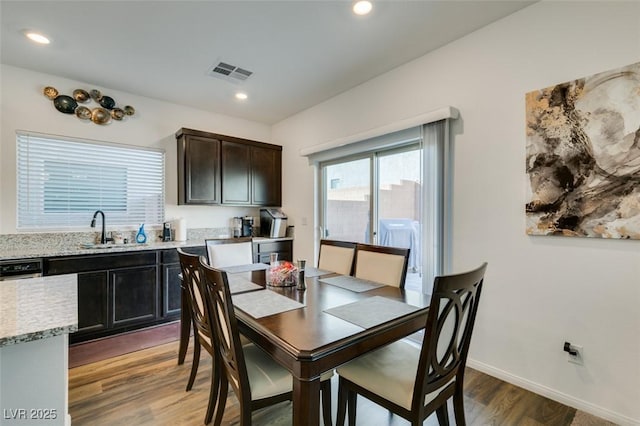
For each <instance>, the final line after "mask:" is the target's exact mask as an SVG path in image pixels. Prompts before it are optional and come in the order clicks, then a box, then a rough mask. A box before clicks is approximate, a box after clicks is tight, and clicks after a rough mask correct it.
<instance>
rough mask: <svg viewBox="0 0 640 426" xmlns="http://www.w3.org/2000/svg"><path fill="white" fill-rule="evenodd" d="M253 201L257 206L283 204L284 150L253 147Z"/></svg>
mask: <svg viewBox="0 0 640 426" xmlns="http://www.w3.org/2000/svg"><path fill="white" fill-rule="evenodd" d="M251 201H252V203H253V204H254V205H256V206H280V205H282V152H281V151H278V150H275V149H270V148H263V147H259V146H254V147H252V148H251Z"/></svg>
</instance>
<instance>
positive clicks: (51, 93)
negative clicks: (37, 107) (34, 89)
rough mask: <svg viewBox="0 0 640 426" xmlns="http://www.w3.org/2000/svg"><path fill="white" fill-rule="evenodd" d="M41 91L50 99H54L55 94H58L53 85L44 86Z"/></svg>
mask: <svg viewBox="0 0 640 426" xmlns="http://www.w3.org/2000/svg"><path fill="white" fill-rule="evenodd" d="M42 93H44V95H45V96H46V97H47V98H49V99H51V100H54V99H55V98H56V96H58V90H56V88H55V87H51V86H47V87H45V88H44V89H43V90H42Z"/></svg>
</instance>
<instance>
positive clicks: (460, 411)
mask: <svg viewBox="0 0 640 426" xmlns="http://www.w3.org/2000/svg"><path fill="white" fill-rule="evenodd" d="M453 415H454V416H455V419H456V425H457V426H465V425H466V424H467V421H466V420H465V418H464V394H463V393H462V386H459V387H457V388H456V391H455V392H454V394H453Z"/></svg>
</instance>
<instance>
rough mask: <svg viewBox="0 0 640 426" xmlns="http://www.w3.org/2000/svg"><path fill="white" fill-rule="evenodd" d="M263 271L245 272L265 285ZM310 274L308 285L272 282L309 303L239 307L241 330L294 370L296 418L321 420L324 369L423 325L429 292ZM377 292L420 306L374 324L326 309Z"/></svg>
mask: <svg viewBox="0 0 640 426" xmlns="http://www.w3.org/2000/svg"><path fill="white" fill-rule="evenodd" d="M264 276H265V273H264V271H254V272H251V273H246V277H247V278H248V279H250V280H251V281H252V282H255V283H257V284H261V285H264V283H265V279H264ZM322 278H323V277H307V278H306V280H305V282H306V287H307V288H306V290H304V291H300V290H297V289H296V288H295V287H267V289H268V290H271V291H274V292H276V293H279V294H281V295H283V296H286V297H288V298H290V299H293V300H296V301H298V302H301V303H303V304H304V305H305V306H304V307H302V308H299V309H293V310H289V311H286V312H282V313H277V314H274V315H270V316H267V317H262V318H254V317H252V316H251V315H249V314H248V313H246V312H244V311H242V310H241V309H238V308H236V309H235V311H236V317H237V318H238V322H239V327H240V331H241V333H243V334H244V335H245V336H246V337H248V338H249V339H251V340H252V341H253V342H254V343H255V344H257V345H258V346H260V347H261V348H262V349H264V350H265V351H266V352H268V353H269V354H270V355H271V356H272V357H273V358H274V359H275V360H276V361H277V362H278V363H280V364H281V365H282V366H284V367H285V368H287V369H288V370H289V371H290V372H291V374H292V376H293V424H294V425H296V426H317V425H318V424H319V420H320V375H321V374H322V373H324V372H325V371H329V370H331V369H333V368H335V367H338V366H339V365H341V364H343V363H345V362H347V361H349V360H351V359H353V358H356V357H357V356H359V355H362V354H364V353H366V352H368V351H371V350H374V349H376V348H379V347H381V346H384V345H386V344H388V343H391V342H394V341H396V340H398V339H401V338H403V337H406V336H408V335H410V334H412V333H414V332H416V331H418V330H420V329H422V328H424V326H425V323H426V318H427V313H428V307H429V302H430V296H428V295H425V294H422V293H419V292H414V291H409V290H403V289H399V288H395V287H389V286H383V287H379V288H376V289H373V290H369V291H365V292H360V293H358V292H354V291H351V290H347V289H344V288H340V287H336V286H334V285H330V284H326V283H323V282H321V281H320V279H322ZM372 296H382V297H385V298H388V299H392V300H396V301H401V302H403V303H407V304H410V305H413V306H416V307H418V308H419V309H417V310H415V311H413V312H411V313H408V314H405V315H402V316H400V317H397V318H394V319H392V320H389V321H387V322H385V323H382V324H380V325H376V326H374V327H371V328H362V327H360V326H358V325H355V324H352V323H350V322H347V321H345V320H343V319H340V318H338V317H336V316H334V315H332V314H329V313H326V312H324V311H325V310H326V309H328V308H333V307H337V306H341V305H346V304H349V303H353V302H357V301H358V300H362V299H365V298H369V297H372Z"/></svg>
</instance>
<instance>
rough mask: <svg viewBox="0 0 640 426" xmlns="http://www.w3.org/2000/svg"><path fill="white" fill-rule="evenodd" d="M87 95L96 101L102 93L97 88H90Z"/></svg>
mask: <svg viewBox="0 0 640 426" xmlns="http://www.w3.org/2000/svg"><path fill="white" fill-rule="evenodd" d="M89 95H90V96H91V99H93V100H94V101H96V102H98V101H100V98H102V93H101V92H100V91H99V90H98V89H93V90H91V91H90V92H89Z"/></svg>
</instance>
